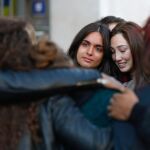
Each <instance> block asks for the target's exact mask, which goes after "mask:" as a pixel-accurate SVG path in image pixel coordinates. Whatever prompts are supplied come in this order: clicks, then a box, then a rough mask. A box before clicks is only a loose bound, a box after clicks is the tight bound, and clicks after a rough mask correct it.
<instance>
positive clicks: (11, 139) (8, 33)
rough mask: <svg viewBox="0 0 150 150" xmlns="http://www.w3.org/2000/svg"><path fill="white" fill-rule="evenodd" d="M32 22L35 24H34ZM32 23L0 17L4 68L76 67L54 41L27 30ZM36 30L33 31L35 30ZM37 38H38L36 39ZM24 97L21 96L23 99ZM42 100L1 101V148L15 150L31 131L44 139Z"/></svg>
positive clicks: (1, 66)
mask: <svg viewBox="0 0 150 150" xmlns="http://www.w3.org/2000/svg"><path fill="white" fill-rule="evenodd" d="M30 26H31V25H30ZM27 27H29V23H27V22H25V21H23V20H18V19H10V18H7V19H6V18H0V69H1V70H2V69H3V70H5V69H11V70H16V71H28V70H32V69H34V68H39V69H43V68H47V67H55V66H56V67H59V66H60V64H61V67H62V66H65V67H72V66H73V63H72V61H71V60H70V59H69V58H68V57H67V56H66V55H64V54H63V55H62V53H63V52H62V51H61V50H60V49H59V48H58V47H57V45H56V44H55V43H53V42H49V41H45V40H41V41H39V42H38V43H37V44H36V42H33V41H32V37H31V35H30V34H29V33H31V32H29V30H27ZM32 33H33V32H32ZM34 40H35V39H34ZM20 101H21V99H20ZM38 105H39V103H35V102H33V103H28V104H27V103H24V102H23V103H22V104H21V103H20V104H16V105H15V104H13V105H11V104H10V105H4V104H0V148H1V149H3V150H15V149H16V148H17V146H18V143H19V139H20V138H21V136H22V135H23V133H25V132H31V135H32V138H33V140H34V141H35V142H41V138H40V136H39V133H40V132H39V123H38V119H37V110H38Z"/></svg>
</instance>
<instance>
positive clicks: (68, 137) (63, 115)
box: [0, 68, 112, 150]
mask: <svg viewBox="0 0 150 150" xmlns="http://www.w3.org/2000/svg"><path fill="white" fill-rule="evenodd" d="M98 77H99V73H98V71H95V70H88V69H75V68H74V69H69V71H68V69H53V70H33V71H29V72H14V71H10V70H6V71H0V94H1V102H10V100H12V102H19V100H20V97H21V98H22V99H21V100H23V96H24V95H26V98H27V97H30V98H31V96H32V98H33V99H37V98H39V97H40V98H43V97H45V96H44V95H46V96H47V100H46V101H45V102H43V104H41V105H40V107H39V120H40V121H39V122H40V127H41V132H42V138H43V142H42V143H40V144H37V143H33V142H32V140H31V135H30V132H27V133H26V134H24V135H23V136H22V137H21V139H20V143H19V150H34V149H35V150H55V149H56V150H57V149H58V150H59V149H60V150H61V149H62V145H63V149H70V150H77V149H78V150H110V149H111V148H112V134H111V133H112V132H111V129H110V128H102V129H99V128H98V127H96V126H94V125H92V124H91V123H90V122H89V121H88V120H87V119H85V117H84V116H83V115H82V114H81V113H80V111H79V109H78V108H77V107H76V106H75V103H74V101H73V100H72V99H71V97H67V96H58V93H59V92H60V91H59V92H58V93H57V90H53V89H57V88H58V89H59V88H60V87H61V90H62V87H64V86H65V87H68V86H70V85H71V86H72V85H75V84H76V83H78V82H80V81H89V80H91V81H93V80H95V79H97V78H98ZM67 90H69V89H67ZM51 91H52V92H51ZM49 92H50V93H49ZM53 92H54V93H53ZM64 92H65V90H64ZM67 92H68V91H67ZM61 94H62V93H61ZM34 95H38V97H37V96H34ZM41 95H42V96H41ZM49 95H51V97H49V98H48V96H49ZM52 95H53V96H52ZM54 95H57V96H54ZM26 100H27V99H26ZM58 141H59V142H58Z"/></svg>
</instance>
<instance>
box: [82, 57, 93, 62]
mask: <svg viewBox="0 0 150 150" xmlns="http://www.w3.org/2000/svg"><path fill="white" fill-rule="evenodd" d="M82 59H83V60H84V61H85V62H87V63H90V62H92V61H93V59H91V58H88V57H82Z"/></svg>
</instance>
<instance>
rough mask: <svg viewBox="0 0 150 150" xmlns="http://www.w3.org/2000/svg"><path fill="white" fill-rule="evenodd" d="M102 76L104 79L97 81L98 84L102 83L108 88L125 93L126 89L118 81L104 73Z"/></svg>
mask: <svg viewBox="0 0 150 150" xmlns="http://www.w3.org/2000/svg"><path fill="white" fill-rule="evenodd" d="M101 75H102V78H99V79H98V81H97V82H98V83H101V84H102V85H103V86H104V87H106V88H111V89H115V90H118V91H120V92H124V91H125V89H126V88H125V87H124V86H123V85H122V84H121V83H120V82H119V81H118V80H116V79H115V78H113V77H111V76H108V75H106V74H104V73H102V74H101Z"/></svg>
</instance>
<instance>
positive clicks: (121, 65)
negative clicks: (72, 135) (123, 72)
mask: <svg viewBox="0 0 150 150" xmlns="http://www.w3.org/2000/svg"><path fill="white" fill-rule="evenodd" d="M117 66H118V67H119V68H125V67H126V63H117Z"/></svg>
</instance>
